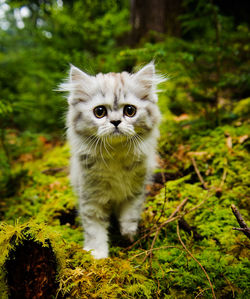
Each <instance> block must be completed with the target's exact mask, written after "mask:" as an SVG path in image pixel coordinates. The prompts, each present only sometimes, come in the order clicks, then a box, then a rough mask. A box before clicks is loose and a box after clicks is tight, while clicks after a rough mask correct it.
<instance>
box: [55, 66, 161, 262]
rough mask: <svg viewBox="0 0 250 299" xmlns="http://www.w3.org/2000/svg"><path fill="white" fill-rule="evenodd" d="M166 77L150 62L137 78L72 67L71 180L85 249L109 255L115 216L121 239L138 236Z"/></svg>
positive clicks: (66, 87) (66, 88) (63, 86)
mask: <svg viewBox="0 0 250 299" xmlns="http://www.w3.org/2000/svg"><path fill="white" fill-rule="evenodd" d="M163 81H164V78H163V77H161V76H158V75H156V74H155V67H154V64H153V63H150V64H148V65H146V66H145V67H143V68H142V69H141V70H140V71H138V72H137V73H134V74H129V73H127V72H122V73H108V74H101V73H100V74H97V75H96V76H90V75H88V74H86V73H84V72H82V71H81V70H79V69H78V68H76V67H75V66H73V65H72V66H71V69H70V75H69V78H68V81H67V82H66V83H63V84H61V85H60V90H61V91H68V92H69V97H68V104H69V109H68V114H67V137H68V140H69V143H70V146H71V171H70V179H71V184H72V185H73V188H74V189H75V191H76V193H77V195H78V197H79V213H80V216H81V219H82V223H83V228H84V249H85V250H87V251H91V254H92V255H93V256H94V257H95V258H96V259H100V258H106V257H107V256H108V226H109V217H110V214H111V213H115V215H116V216H117V219H118V221H119V224H120V231H121V234H122V235H123V236H125V237H127V238H129V239H130V240H132V239H133V237H134V236H135V234H136V231H137V227H138V222H139V219H140V215H141V212H142V207H143V202H144V193H145V185H146V183H147V182H148V181H149V179H150V175H151V173H152V170H153V169H154V168H155V166H156V163H155V148H156V141H157V137H158V128H157V125H158V123H159V120H160V112H159V109H158V107H157V105H156V102H157V94H156V92H157V91H156V86H157V84H158V83H160V82H163Z"/></svg>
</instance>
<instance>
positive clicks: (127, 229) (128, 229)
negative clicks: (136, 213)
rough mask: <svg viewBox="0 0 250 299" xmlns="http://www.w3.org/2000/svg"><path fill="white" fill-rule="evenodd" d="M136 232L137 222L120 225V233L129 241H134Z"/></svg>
mask: <svg viewBox="0 0 250 299" xmlns="http://www.w3.org/2000/svg"><path fill="white" fill-rule="evenodd" d="M136 233H137V223H127V224H126V225H124V224H123V225H122V227H121V234H122V236H124V237H125V238H127V239H129V240H130V242H133V241H134V238H135V235H136Z"/></svg>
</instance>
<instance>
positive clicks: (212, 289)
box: [177, 222, 216, 299]
mask: <svg viewBox="0 0 250 299" xmlns="http://www.w3.org/2000/svg"><path fill="white" fill-rule="evenodd" d="M177 236H178V239H179V241H180V243H181V245H182V246H183V248H184V249H185V250H186V252H187V253H188V254H189V255H190V256H191V257H192V258H193V259H194V260H195V261H196V262H197V263H198V264H199V266H200V267H201V269H202V271H203V272H204V273H205V275H206V277H207V280H208V282H209V285H210V288H211V291H212V294H213V298H214V299H216V296H215V292H214V288H213V285H212V283H211V280H210V278H209V276H208V274H207V272H206V270H205V269H204V267H203V266H202V264H201V263H200V262H199V261H198V260H197V259H196V258H195V257H194V256H193V255H192V253H191V252H190V251H189V250H188V249H187V247H186V245H185V244H184V243H183V241H182V239H181V236H180V231H179V223H178V222H177Z"/></svg>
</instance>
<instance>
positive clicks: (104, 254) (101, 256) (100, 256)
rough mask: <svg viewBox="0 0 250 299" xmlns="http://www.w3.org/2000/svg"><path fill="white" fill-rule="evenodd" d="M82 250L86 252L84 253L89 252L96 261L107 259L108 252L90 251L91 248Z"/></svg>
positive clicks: (101, 250) (100, 250)
mask: <svg viewBox="0 0 250 299" xmlns="http://www.w3.org/2000/svg"><path fill="white" fill-rule="evenodd" d="M83 249H84V250H86V251H90V253H91V255H92V256H93V257H94V258H95V259H97V260H100V259H105V258H107V257H108V251H107V250H103V249H91V248H88V247H84V248H83Z"/></svg>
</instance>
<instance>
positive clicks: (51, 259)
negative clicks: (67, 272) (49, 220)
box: [0, 222, 61, 299]
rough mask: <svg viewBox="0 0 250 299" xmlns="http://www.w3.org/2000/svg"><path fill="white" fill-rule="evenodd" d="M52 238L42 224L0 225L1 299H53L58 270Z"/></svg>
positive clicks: (59, 264) (57, 260)
mask: <svg viewBox="0 0 250 299" xmlns="http://www.w3.org/2000/svg"><path fill="white" fill-rule="evenodd" d="M50 240H52V241H50ZM55 241H56V239H55V236H53V233H52V234H51V233H49V232H48V229H47V228H46V226H44V225H41V224H36V223H33V222H29V223H26V224H22V225H21V224H16V225H15V226H11V225H7V224H4V223H2V224H1V226H0V251H1V258H0V267H1V276H0V278H1V284H0V293H1V294H2V297H1V298H8V297H9V298H20V299H21V298H27V299H28V298H33V299H36V298H55V296H56V295H57V294H58V287H59V283H58V279H57V278H58V273H59V272H58V271H59V270H60V269H61V263H60V260H61V259H60V258H57V255H58V254H60V253H59V251H60V250H57V249H54V246H55V247H57V245H56V242H55ZM52 244H54V246H53V245H52Z"/></svg>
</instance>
